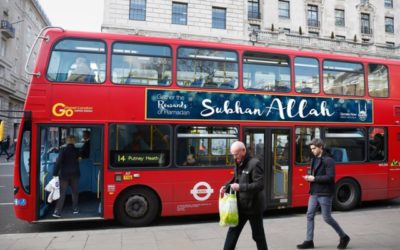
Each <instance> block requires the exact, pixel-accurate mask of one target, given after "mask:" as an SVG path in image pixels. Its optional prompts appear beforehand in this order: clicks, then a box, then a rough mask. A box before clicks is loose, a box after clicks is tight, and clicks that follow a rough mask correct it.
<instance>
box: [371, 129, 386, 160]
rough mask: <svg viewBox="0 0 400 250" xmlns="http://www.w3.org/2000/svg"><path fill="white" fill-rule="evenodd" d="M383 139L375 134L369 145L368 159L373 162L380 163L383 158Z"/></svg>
mask: <svg viewBox="0 0 400 250" xmlns="http://www.w3.org/2000/svg"><path fill="white" fill-rule="evenodd" d="M383 145H384V138H383V135H382V134H375V135H374V140H373V141H372V142H371V143H370V145H369V147H370V159H371V160H373V161H381V160H383V159H384V158H385V152H384V146H383Z"/></svg>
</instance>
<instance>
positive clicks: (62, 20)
mask: <svg viewBox="0 0 400 250" xmlns="http://www.w3.org/2000/svg"><path fill="white" fill-rule="evenodd" d="M38 2H39V3H40V5H41V6H42V8H43V10H44V12H45V13H46V15H47V17H48V18H49V19H50V22H51V24H52V25H53V26H61V27H62V28H64V29H68V30H80V31H100V29H101V23H102V21H103V4H104V1H103V0H38Z"/></svg>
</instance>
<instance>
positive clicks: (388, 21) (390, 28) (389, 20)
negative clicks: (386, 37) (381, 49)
mask: <svg viewBox="0 0 400 250" xmlns="http://www.w3.org/2000/svg"><path fill="white" fill-rule="evenodd" d="M385 31H386V32H387V33H394V19H393V17H385Z"/></svg>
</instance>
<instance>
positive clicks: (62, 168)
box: [53, 144, 81, 179]
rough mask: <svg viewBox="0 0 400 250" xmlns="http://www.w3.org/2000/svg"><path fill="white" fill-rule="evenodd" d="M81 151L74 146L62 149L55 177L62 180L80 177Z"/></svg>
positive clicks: (69, 145) (70, 145) (55, 169)
mask: <svg viewBox="0 0 400 250" xmlns="http://www.w3.org/2000/svg"><path fill="white" fill-rule="evenodd" d="M78 157H79V151H78V150H77V149H76V148H75V146H74V144H67V146H66V147H64V148H61V150H60V154H59V155H58V158H57V161H56V166H55V168H54V173H53V175H55V176H59V177H60V179H68V178H71V177H79V176H80V174H81V173H80V170H79V160H78Z"/></svg>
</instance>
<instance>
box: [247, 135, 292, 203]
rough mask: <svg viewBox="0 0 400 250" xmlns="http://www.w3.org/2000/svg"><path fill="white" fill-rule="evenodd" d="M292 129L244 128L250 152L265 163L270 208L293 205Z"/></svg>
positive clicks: (267, 197)
mask: <svg viewBox="0 0 400 250" xmlns="http://www.w3.org/2000/svg"><path fill="white" fill-rule="evenodd" d="M290 131H291V130H290V129H288V128H244V130H243V132H244V137H243V138H244V142H245V144H246V147H247V149H248V150H249V153H250V155H251V156H253V157H257V158H258V159H259V160H260V161H261V162H262V164H263V166H265V189H264V192H265V197H266V201H267V207H268V208H283V207H287V206H289V205H290V197H291V192H290V190H291V188H290V187H291V185H290V180H291V173H292V166H291V160H290V159H291V155H292V154H291V149H292V148H291V147H290V145H291V141H292V140H291V133H290Z"/></svg>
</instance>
